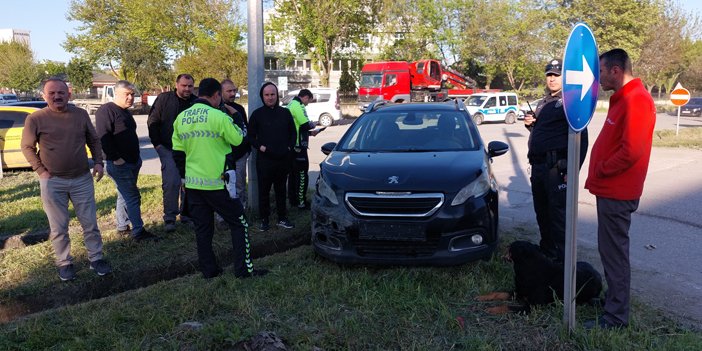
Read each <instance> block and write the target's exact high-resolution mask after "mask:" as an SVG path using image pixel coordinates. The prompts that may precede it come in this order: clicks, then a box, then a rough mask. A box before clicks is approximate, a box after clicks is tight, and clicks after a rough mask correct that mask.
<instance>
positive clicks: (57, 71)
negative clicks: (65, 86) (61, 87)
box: [37, 60, 66, 79]
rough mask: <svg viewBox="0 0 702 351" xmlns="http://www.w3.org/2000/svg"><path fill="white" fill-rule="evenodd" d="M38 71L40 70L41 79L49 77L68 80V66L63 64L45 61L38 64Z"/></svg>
mask: <svg viewBox="0 0 702 351" xmlns="http://www.w3.org/2000/svg"><path fill="white" fill-rule="evenodd" d="M37 69H38V70H39V76H40V77H41V78H40V79H46V78H48V77H59V78H62V79H66V65H65V64H64V63H63V62H56V61H51V60H45V61H44V62H42V63H39V64H38V67H37Z"/></svg>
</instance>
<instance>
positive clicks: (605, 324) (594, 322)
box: [583, 316, 627, 330]
mask: <svg viewBox="0 0 702 351" xmlns="http://www.w3.org/2000/svg"><path fill="white" fill-rule="evenodd" d="M626 327H627V325H626V324H622V323H612V322H610V321H608V320H606V319H604V317H602V316H600V317H597V319H590V320H588V321H585V323H583V328H585V330H592V329H595V328H600V329H603V330H612V329H621V328H626Z"/></svg>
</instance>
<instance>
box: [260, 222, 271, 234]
mask: <svg viewBox="0 0 702 351" xmlns="http://www.w3.org/2000/svg"><path fill="white" fill-rule="evenodd" d="M258 229H259V230H261V231H262V232H265V231H267V230H268V229H271V225H270V224H269V223H268V220H267V219H264V220H262V221H261V225H260V226H259V228H258Z"/></svg>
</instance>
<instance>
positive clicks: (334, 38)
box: [269, 0, 380, 85]
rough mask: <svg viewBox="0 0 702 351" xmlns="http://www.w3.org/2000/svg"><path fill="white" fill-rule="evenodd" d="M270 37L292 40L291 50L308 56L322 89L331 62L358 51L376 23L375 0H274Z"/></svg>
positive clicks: (331, 65) (377, 3) (376, 9)
mask: <svg viewBox="0 0 702 351" xmlns="http://www.w3.org/2000/svg"><path fill="white" fill-rule="evenodd" d="M274 6H275V8H276V9H277V13H275V14H273V15H272V16H271V19H270V22H269V25H270V28H271V31H270V34H272V35H278V36H282V37H285V36H286V35H290V36H291V37H292V38H294V40H295V46H294V48H293V50H294V51H295V52H296V53H298V54H301V55H310V56H311V57H312V61H313V66H314V67H318V68H319V69H320V72H319V73H320V76H321V81H322V85H329V74H330V72H331V70H332V67H333V60H334V59H335V58H337V56H338V54H339V53H340V52H342V51H343V50H344V49H346V50H347V51H353V50H360V49H362V48H364V47H366V46H367V43H365V42H364V41H363V39H364V38H368V34H370V33H372V29H373V27H374V26H375V24H376V23H377V20H376V19H377V13H378V8H379V6H380V2H379V1H375V0H275V1H274Z"/></svg>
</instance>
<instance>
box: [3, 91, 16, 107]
mask: <svg viewBox="0 0 702 351" xmlns="http://www.w3.org/2000/svg"><path fill="white" fill-rule="evenodd" d="M17 101H19V99H17V95H15V94H0V105H7V104H10V103H13V102H17Z"/></svg>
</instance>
